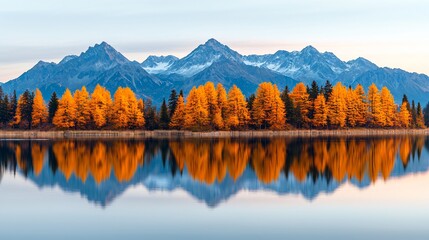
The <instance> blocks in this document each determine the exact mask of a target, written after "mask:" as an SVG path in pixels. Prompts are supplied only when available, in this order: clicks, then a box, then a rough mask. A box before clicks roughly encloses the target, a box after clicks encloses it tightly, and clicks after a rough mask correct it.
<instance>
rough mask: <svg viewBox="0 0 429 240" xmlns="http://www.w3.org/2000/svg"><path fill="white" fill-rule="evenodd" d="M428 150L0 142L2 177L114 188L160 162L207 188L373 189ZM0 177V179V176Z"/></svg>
mask: <svg viewBox="0 0 429 240" xmlns="http://www.w3.org/2000/svg"><path fill="white" fill-rule="evenodd" d="M423 147H425V148H426V149H429V143H428V141H426V138H425V137H394V138H370V139H367V138H331V139H298V138H297V139H292V138H290V139H287V138H273V139H182V140H170V141H168V140H153V139H152V140H106V141H85V140H80V141H78V140H62V141H3V142H0V151H1V153H2V154H1V155H0V170H1V171H4V170H5V169H9V170H11V171H16V168H17V167H18V168H19V169H20V170H21V171H22V172H23V173H24V175H25V176H27V175H28V174H29V173H33V174H34V175H35V176H38V175H39V174H41V172H42V170H43V167H44V166H45V165H44V161H45V159H48V164H47V166H49V170H50V171H52V172H53V173H54V174H56V173H57V171H58V170H59V172H61V174H62V175H63V176H64V177H65V178H66V180H69V179H70V178H71V176H76V178H78V179H80V180H81V181H82V182H86V181H87V179H88V177H92V178H93V179H94V180H95V181H96V182H97V183H101V182H103V181H105V180H107V179H109V178H110V177H112V176H111V175H112V174H113V176H114V177H115V179H117V181H119V182H128V181H130V180H131V179H132V178H133V176H134V175H135V173H136V172H137V170H138V168H139V167H142V166H143V164H144V163H146V164H148V163H149V162H151V161H153V160H154V159H155V157H156V156H160V161H162V167H164V168H168V169H169V170H170V172H171V174H172V175H173V176H175V175H176V174H177V173H180V174H182V173H183V171H184V169H186V171H187V173H188V174H189V175H190V176H191V177H192V178H193V179H195V180H197V181H200V182H204V183H207V184H212V183H214V182H222V181H223V180H224V179H225V177H226V176H229V177H230V178H231V179H232V180H234V181H237V179H239V178H240V177H241V176H242V175H243V173H244V172H245V170H246V168H247V167H250V168H251V169H252V170H253V172H254V173H255V175H256V176H257V178H258V179H259V180H260V181H261V182H262V183H271V182H273V181H276V180H277V179H278V178H279V177H280V175H281V174H284V175H285V177H286V178H289V177H290V175H291V174H292V175H293V176H294V178H295V179H296V180H298V181H300V182H303V181H306V180H307V179H308V178H309V177H310V178H311V179H312V181H314V182H316V181H318V179H325V180H326V181H328V182H329V181H331V180H336V181H339V182H341V181H343V180H344V179H345V178H348V179H352V178H354V179H357V180H358V181H359V182H361V181H362V180H363V179H364V178H365V177H368V178H369V179H370V180H371V181H372V182H375V181H376V180H377V179H378V178H379V177H380V176H381V177H383V179H385V180H386V179H388V178H389V177H390V174H391V172H392V170H393V168H394V165H395V160H396V157H397V156H398V158H399V159H400V161H401V162H402V165H403V167H404V168H406V167H407V165H408V163H409V162H410V161H412V160H413V159H419V158H420V156H421V154H422V149H423ZM1 174H3V173H1Z"/></svg>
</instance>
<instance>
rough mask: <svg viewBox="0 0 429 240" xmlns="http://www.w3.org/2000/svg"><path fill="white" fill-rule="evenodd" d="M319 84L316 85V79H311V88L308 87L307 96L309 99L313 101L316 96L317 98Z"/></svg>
mask: <svg viewBox="0 0 429 240" xmlns="http://www.w3.org/2000/svg"><path fill="white" fill-rule="evenodd" d="M319 91H320V90H319V86H318V85H317V82H316V81H313V82H311V88H310V90H309V92H308V93H309V94H310V95H309V98H310V100H311V101H314V100H315V99H316V98H317V96H318V95H319Z"/></svg>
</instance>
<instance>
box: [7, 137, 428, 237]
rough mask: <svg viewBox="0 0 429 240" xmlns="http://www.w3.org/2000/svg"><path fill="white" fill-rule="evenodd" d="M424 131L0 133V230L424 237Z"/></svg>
mask: <svg viewBox="0 0 429 240" xmlns="http://www.w3.org/2000/svg"><path fill="white" fill-rule="evenodd" d="M428 150H429V139H428V138H426V137H380V138H321V139H300V138H273V139H187V140H58V141H57V140H55V141H53V140H31V141H29V140H0V214H1V215H0V216H1V217H0V239H118V238H119V239H231V238H234V239H287V238H289V239H429V174H428V167H429V154H428Z"/></svg>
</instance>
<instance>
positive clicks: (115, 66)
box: [2, 39, 429, 105]
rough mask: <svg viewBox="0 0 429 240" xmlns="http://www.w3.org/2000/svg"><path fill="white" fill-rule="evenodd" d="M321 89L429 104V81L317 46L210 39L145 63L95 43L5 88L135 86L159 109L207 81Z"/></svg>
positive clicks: (248, 87)
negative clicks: (385, 91) (245, 47)
mask: <svg viewBox="0 0 429 240" xmlns="http://www.w3.org/2000/svg"><path fill="white" fill-rule="evenodd" d="M313 80H314V81H316V82H317V83H318V84H319V85H322V84H324V83H325V82H326V80H329V81H330V82H331V83H333V84H335V83H337V82H342V83H343V84H344V85H346V86H352V87H355V86H356V85H357V84H361V85H363V86H364V87H365V88H367V87H368V86H369V85H371V84H372V83H373V82H374V83H375V84H376V85H377V86H378V87H379V88H381V87H383V86H386V87H388V88H389V89H390V91H391V92H392V94H393V95H394V97H395V100H396V101H397V102H399V101H400V100H401V99H402V96H403V94H407V95H408V98H409V99H413V100H415V101H418V102H421V103H423V104H426V102H427V101H428V100H429V77H428V76H427V75H424V74H418V73H410V72H407V71H404V70H401V69H392V68H386V67H378V66H377V65H376V64H374V63H372V62H370V61H369V60H367V59H364V58H362V57H359V58H357V59H355V60H351V61H343V60H341V59H339V58H338V57H336V56H335V55H334V54H333V53H331V52H324V53H322V52H319V51H318V50H317V49H315V48H314V47H312V46H308V47H305V48H304V49H302V50H301V51H292V52H289V51H284V50H279V51H277V52H275V53H274V54H265V55H242V54H240V53H238V52H236V51H234V50H232V49H231V48H229V47H228V46H226V45H224V44H222V43H220V42H218V41H217V40H215V39H209V40H208V41H207V42H205V43H204V44H201V45H199V46H198V47H197V48H196V49H194V50H193V51H192V52H191V53H189V54H188V55H186V56H185V57H183V58H178V57H175V56H172V55H169V56H149V57H148V58H147V59H146V60H144V61H143V62H142V63H139V62H137V61H130V60H129V59H127V58H126V57H125V56H123V55H122V54H121V53H119V52H118V51H116V50H115V49H114V48H113V47H112V46H110V45H109V44H108V43H106V42H102V43H100V44H96V45H95V46H93V47H89V49H88V50H87V51H85V52H82V53H81V54H80V55H79V56H75V55H71V56H66V57H64V58H63V59H62V60H61V61H60V62H59V63H52V62H51V63H49V62H44V61H39V62H38V63H37V64H36V65H35V66H34V67H32V68H31V69H29V70H28V71H26V72H25V73H23V74H22V75H21V76H19V77H18V78H16V79H13V80H10V81H8V82H6V83H4V84H3V85H2V88H3V89H4V91H5V92H7V93H11V92H13V90H16V91H17V93H18V94H20V93H22V92H24V91H25V90H26V89H29V90H35V89H36V88H39V89H40V90H41V91H42V93H43V95H44V96H45V99H48V98H49V96H50V94H52V92H54V91H55V92H57V93H58V94H60V95H61V94H62V93H63V92H64V90H65V89H66V88H69V89H71V90H72V91H73V90H75V89H78V88H80V87H82V86H83V85H85V86H86V87H87V88H88V90H89V91H92V90H93V89H94V88H95V86H96V85H97V84H100V85H102V86H104V87H106V88H107V89H108V90H110V91H111V92H112V94H113V92H114V91H115V90H116V88H117V87H119V86H122V87H126V86H127V87H130V88H131V89H132V90H133V91H134V92H135V93H136V94H137V95H138V96H139V97H142V98H144V99H147V98H150V99H152V101H153V102H154V103H155V104H157V105H158V104H159V103H161V101H162V99H163V98H167V97H168V95H169V93H170V91H171V90H172V89H176V90H180V89H182V90H184V92H185V93H187V92H188V91H189V90H190V89H191V88H192V87H193V86H194V85H199V84H204V83H205V82H207V81H212V82H214V83H215V84H216V83H222V84H223V85H224V86H225V87H226V88H230V87H231V86H232V85H234V84H235V85H237V86H238V87H239V88H240V89H241V90H242V91H243V93H244V94H245V95H246V96H249V95H250V94H251V93H253V92H255V90H256V88H257V86H258V84H259V83H261V82H265V81H269V82H273V83H276V84H277V85H278V86H279V88H280V89H283V88H284V87H285V86H289V87H293V86H294V85H295V84H296V83H298V82H300V81H302V82H304V83H305V84H307V85H310V84H311V82H312V81H313Z"/></svg>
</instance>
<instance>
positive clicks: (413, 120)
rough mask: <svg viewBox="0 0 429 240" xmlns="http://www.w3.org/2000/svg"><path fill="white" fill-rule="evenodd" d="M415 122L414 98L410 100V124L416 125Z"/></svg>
mask: <svg viewBox="0 0 429 240" xmlns="http://www.w3.org/2000/svg"><path fill="white" fill-rule="evenodd" d="M416 122H417V109H416V105H415V103H414V100H413V101H411V126H412V127H416Z"/></svg>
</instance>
